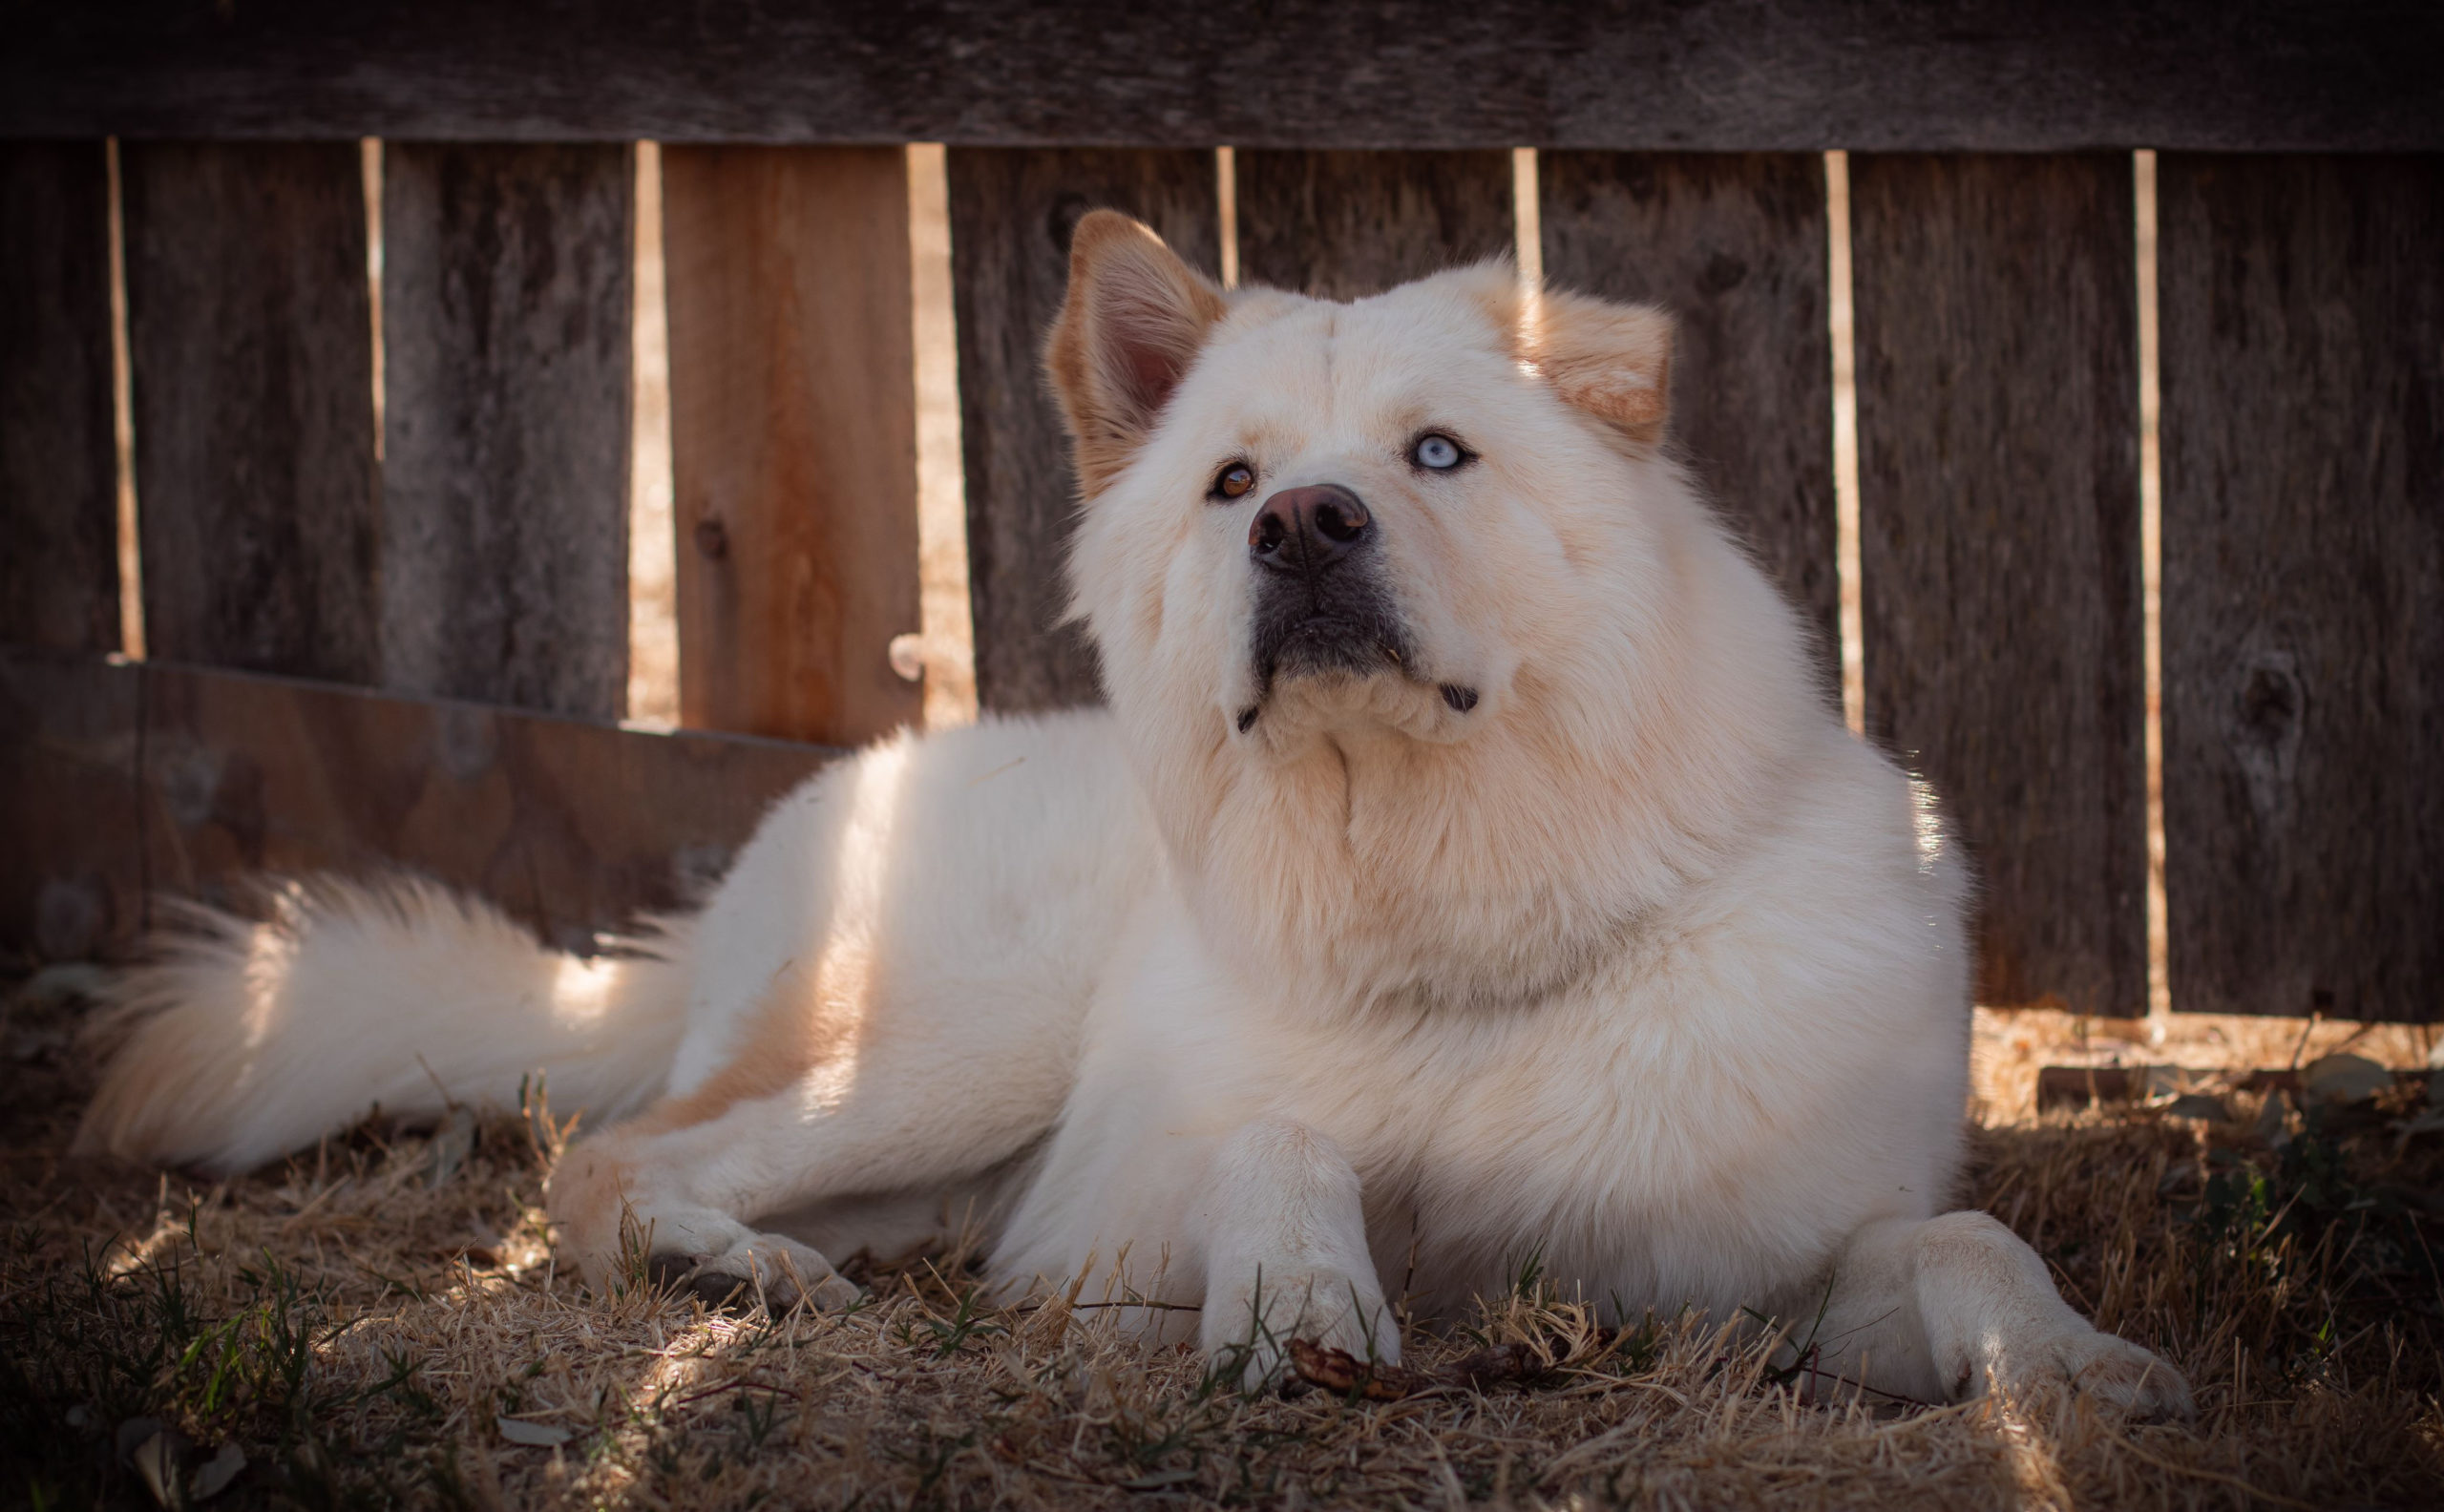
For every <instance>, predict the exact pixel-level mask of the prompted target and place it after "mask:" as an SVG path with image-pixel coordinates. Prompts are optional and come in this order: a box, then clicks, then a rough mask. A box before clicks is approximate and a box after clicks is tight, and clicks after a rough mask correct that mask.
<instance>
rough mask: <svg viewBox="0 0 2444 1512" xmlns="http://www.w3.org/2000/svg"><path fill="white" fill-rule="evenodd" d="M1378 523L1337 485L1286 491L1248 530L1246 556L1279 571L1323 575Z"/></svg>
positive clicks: (1266, 506) (1273, 499)
mask: <svg viewBox="0 0 2444 1512" xmlns="http://www.w3.org/2000/svg"><path fill="white" fill-rule="evenodd" d="M1373 527H1374V521H1373V520H1372V519H1370V518H1369V517H1368V515H1367V514H1366V506H1365V505H1363V504H1360V503H1359V502H1358V495H1357V494H1352V493H1351V492H1350V491H1349V490H1347V489H1345V488H1342V487H1341V486H1340V485H1339V484H1338V483H1317V484H1312V485H1310V486H1309V487H1306V488H1295V489H1283V490H1282V491H1281V492H1280V493H1278V494H1275V495H1274V496H1273V497H1271V498H1269V499H1267V500H1265V501H1264V508H1262V509H1260V510H1258V511H1256V517H1255V520H1254V522H1253V523H1252V524H1250V525H1249V526H1248V555H1249V556H1251V557H1254V558H1255V559H1256V560H1257V562H1259V563H1260V564H1262V565H1264V566H1267V567H1271V568H1273V569H1275V571H1278V572H1289V573H1312V572H1320V571H1322V570H1323V569H1324V568H1326V567H1329V566H1331V565H1332V564H1333V563H1334V562H1336V561H1338V560H1339V559H1340V558H1341V557H1345V556H1347V555H1349V552H1350V550H1351V549H1352V548H1354V547H1355V546H1357V545H1358V544H1359V542H1360V541H1363V540H1364V539H1366V536H1367V533H1368V532H1369V531H1370V530H1371V529H1373Z"/></svg>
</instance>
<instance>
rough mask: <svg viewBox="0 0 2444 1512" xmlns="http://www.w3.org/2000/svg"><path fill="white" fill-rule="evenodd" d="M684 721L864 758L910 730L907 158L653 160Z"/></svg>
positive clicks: (775, 152) (713, 150)
mask: <svg viewBox="0 0 2444 1512" xmlns="http://www.w3.org/2000/svg"><path fill="white" fill-rule="evenodd" d="M662 175H663V178H662V182H663V207H664V208H663V244H664V249H665V251H664V255H665V257H666V259H667V261H666V263H665V267H666V269H667V272H666V277H667V278H668V280H669V296H668V304H669V309H670V402H671V446H672V460H673V463H674V467H675V473H676V477H677V493H676V497H677V501H678V508H677V518H678V533H679V541H678V552H679V557H678V560H679V627H680V635H679V654H680V679H679V686H680V699H681V704H680V707H681V719H682V721H683V722H684V723H685V724H687V725H691V726H696V727H700V728H710V729H731V730H743V731H746V732H748V733H751V734H757V735H772V736H780V737H784V738H788V739H794V740H814V741H824V742H829V743H832V744H835V745H857V744H860V743H862V742H864V741H867V740H870V739H872V738H873V737H874V736H876V735H880V734H882V733H883V732H885V731H887V730H890V729H892V728H894V727H895V726H896V725H906V724H914V723H917V721H919V720H921V719H922V717H923V714H924V695H923V691H922V689H921V688H920V687H919V685H918V684H917V683H911V682H908V681H907V680H905V679H903V678H901V677H900V676H899V675H898V674H897V673H895V672H894V671H893V670H892V669H891V660H890V653H891V640H892V637H894V636H895V635H900V634H903V633H909V632H914V631H916V630H917V628H918V620H919V614H918V604H917V387H916V386H917V378H916V362H917V356H916V335H915V330H916V327H915V324H914V321H913V320H912V318H911V314H910V305H909V302H910V298H911V271H910V263H909V240H908V158H907V154H906V153H905V152H903V151H901V150H899V149H896V148H887V147H837V148H827V147H674V148H671V149H669V150H667V151H665V152H664V154H663V158H662Z"/></svg>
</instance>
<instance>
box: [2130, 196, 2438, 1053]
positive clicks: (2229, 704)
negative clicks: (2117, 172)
mask: <svg viewBox="0 0 2444 1512" xmlns="http://www.w3.org/2000/svg"><path fill="white" fill-rule="evenodd" d="M2156 185H2157V189H2156V192H2157V205H2158V209H2157V215H2158V226H2159V238H2160V240H2159V242H2158V248H2159V252H2158V256H2159V260H2160V261H2159V266H2160V269H2161V272H2160V285H2161V288H2162V311H2163V316H2162V319H2163V326H2162V330H2163V341H2162V351H2163V358H2162V365H2163V379H2162V381H2163V473H2164V504H2163V585H2164V586H2163V627H2164V628H2163V642H2164V840H2165V848H2166V855H2165V862H2166V875H2165V895H2166V903H2167V907H2168V919H2167V923H2168V926H2169V944H2170V962H2169V965H2170V971H2171V983H2172V990H2173V995H2174V1000H2175V1001H2176V1002H2178V1003H2179V1004H2181V1006H2183V1007H2187V1008H2206V1009H2215V1010H2219V1011H2224V1012H2249V1013H2282V1014H2307V1013H2311V1012H2319V1013H2327V1014H2333V1015H2339V1016H2342V1017H2346V1018H2387V1019H2434V1018H2437V1017H2440V1016H2444V250H2440V249H2444V158H2199V157H2186V156H2181V155H2175V154H2166V155H2165V156H2163V157H2161V158H2159V159H2158V160H2157V169H2156Z"/></svg>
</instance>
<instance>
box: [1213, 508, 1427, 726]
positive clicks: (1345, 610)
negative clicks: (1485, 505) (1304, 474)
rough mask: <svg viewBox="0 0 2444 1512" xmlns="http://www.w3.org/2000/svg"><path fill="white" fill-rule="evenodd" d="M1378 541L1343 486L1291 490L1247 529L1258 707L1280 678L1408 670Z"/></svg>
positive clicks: (1369, 521)
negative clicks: (1251, 563) (1252, 582)
mask: <svg viewBox="0 0 2444 1512" xmlns="http://www.w3.org/2000/svg"><path fill="white" fill-rule="evenodd" d="M1378 536H1379V532H1378V528H1377V526H1376V524H1375V520H1374V516H1373V515H1369V514H1368V513H1367V510H1366V505H1365V504H1364V502H1363V501H1361V500H1360V499H1359V496H1358V495H1357V494H1354V493H1352V492H1350V491H1349V490H1348V489H1345V488H1343V487H1341V486H1340V485H1339V484H1338V483H1317V484H1314V485H1311V486H1309V487H1306V488H1294V489H1284V490H1282V491H1281V492H1280V493H1278V494H1275V495H1273V496H1272V497H1271V498H1269V499H1266V500H1265V501H1264V507H1263V508H1262V509H1259V510H1258V511H1256V515H1255V518H1254V520H1253V521H1252V522H1250V524H1249V526H1248V556H1249V557H1250V559H1251V560H1253V561H1254V563H1255V566H1256V575H1255V578H1256V581H1255V617H1254V634H1253V638H1252V639H1253V644H1252V645H1251V646H1250V647H1249V653H1250V661H1251V663H1252V666H1253V669H1254V672H1255V680H1256V697H1257V701H1258V703H1259V704H1261V703H1262V701H1263V699H1264V697H1265V696H1266V695H1267V694H1269V693H1270V692H1271V691H1272V690H1273V685H1274V683H1275V679H1278V678H1284V677H1311V676H1317V675H1319V674H1323V673H1334V672H1338V673H1342V674H1345V675H1349V676H1356V677H1369V676H1373V675H1375V674H1377V673H1383V672H1392V673H1401V672H1405V671H1406V670H1407V668H1408V666H1409V663H1410V661H1411V658H1410V654H1409V643H1408V636H1407V633H1406V632H1405V631H1404V630H1403V629H1402V628H1401V620H1400V615H1399V613H1398V611H1397V610H1395V609H1394V607H1393V604H1392V597H1391V594H1390V592H1389V590H1388V589H1387V588H1386V587H1385V586H1384V583H1383V579H1382V567H1381V561H1380V546H1379V544H1378ZM1253 715H1254V710H1253V709H1251V710H1250V711H1249V716H1248V717H1246V718H1243V719H1242V721H1241V727H1242V728H1245V727H1246V725H1247V724H1248V723H1251V722H1252V720H1253Z"/></svg>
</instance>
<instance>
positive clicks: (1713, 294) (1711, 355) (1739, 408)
mask: <svg viewBox="0 0 2444 1512" xmlns="http://www.w3.org/2000/svg"><path fill="white" fill-rule="evenodd" d="M1536 177H1537V184H1538V193H1537V199H1538V200H1539V201H1540V204H1539V220H1540V221H1541V225H1542V232H1543V235H1542V241H1543V243H1544V256H1545V276H1546V277H1547V278H1548V279H1549V280H1551V281H1552V282H1554V283H1556V284H1564V285H1567V286H1569V287H1571V288H1578V289H1585V290H1587V291H1588V292H1590V293H1593V294H1601V295H1603V296H1605V297H1606V298H1608V299H1618V300H1645V301H1650V302H1652V303H1654V304H1657V305H1665V306H1667V307H1668V308H1670V309H1671V310H1672V311H1673V313H1674V314H1675V315H1677V316H1678V317H1679V328H1678V331H1677V333H1676V338H1675V342H1674V344H1673V351H1672V432H1673V434H1674V436H1675V437H1676V438H1677V441H1678V444H1679V447H1680V450H1681V451H1682V452H1685V453H1686V454H1687V456H1688V458H1689V460H1690V462H1691V464H1692V466H1693V467H1694V468H1695V469H1696V473H1697V477H1698V479H1699V480H1700V481H1701V482H1702V483H1703V484H1704V485H1705V487H1706V491H1707V493H1708V494H1710V495H1712V497H1713V498H1714V500H1715V502H1716V503H1717V505H1718V506H1719V507H1720V508H1721V509H1722V511H1723V513H1724V515H1727V516H1728V517H1729V518H1730V519H1731V520H1732V521H1733V523H1734V524H1736V525H1737V526H1738V528H1739V531H1740V533H1741V535H1743V536H1745V537H1746V538H1747V539H1748V541H1749V542H1750V543H1751V544H1752V545H1754V546H1755V547H1756V548H1757V552H1758V555H1759V557H1760V558H1761V559H1762V560H1763V561H1764V563H1765V565H1766V566H1767V567H1768V568H1770V569H1771V570H1772V571H1773V574H1774V577H1775V578H1776V580H1777V581H1779V582H1780V584H1781V587H1782V592H1783V593H1784V594H1785V595H1787V596H1788V597H1789V599H1791V601H1792V602H1793V603H1795V604H1796V605H1798V606H1799V611H1800V614H1801V618H1802V619H1804V620H1806V621H1807V623H1808V626H1809V628H1810V629H1811V630H1812V631H1813V632H1814V633H1815V636H1816V642H1817V645H1816V650H1817V664H1818V667H1819V669H1820V671H1821V673H1822V677H1823V679H1824V686H1825V694H1826V697H1827V698H1829V699H1831V700H1833V701H1834V702H1836V703H1838V702H1839V701H1840V699H1841V696H1842V693H1841V689H1842V642H1841V613H1842V580H1841V572H1840V568H1839V564H1838V563H1837V561H1836V560H1835V551H1836V540H1835V536H1836V534H1837V521H1836V519H1835V514H1834V494H1833V351H1832V339H1831V337H1830V336H1829V335H1828V334H1827V330H1826V326H1825V302H1826V299H1827V293H1826V284H1825V280H1826V276H1827V275H1826V263H1825V257H1826V245H1825V239H1826V234H1827V227H1826V214H1825V201H1824V159H1823V157H1822V155H1821V154H1817V153H1773V154H1765V153H1759V154H1732V153H1724V154H1711V153H1709V154H1696V153H1672V154H1655V155H1645V154H1637V155H1633V154H1626V153H1546V154H1544V155H1543V156H1542V158H1541V160H1540V161H1539V162H1538V164H1537V172H1536Z"/></svg>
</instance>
